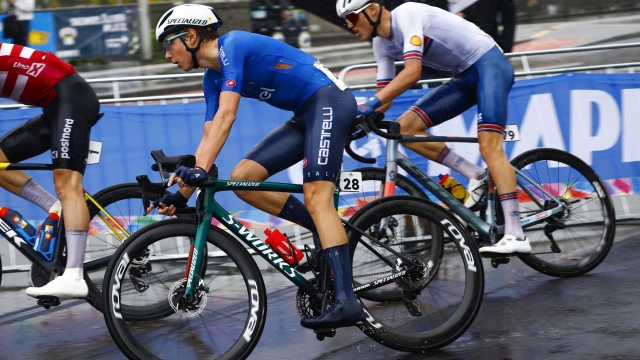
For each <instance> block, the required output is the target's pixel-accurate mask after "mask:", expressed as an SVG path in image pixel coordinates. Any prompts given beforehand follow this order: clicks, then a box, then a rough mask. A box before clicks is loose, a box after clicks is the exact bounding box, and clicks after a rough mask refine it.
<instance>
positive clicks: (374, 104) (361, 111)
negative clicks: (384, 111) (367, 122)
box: [358, 95, 382, 116]
mask: <svg viewBox="0 0 640 360" xmlns="http://www.w3.org/2000/svg"><path fill="white" fill-rule="evenodd" d="M381 105H382V102H381V101H380V99H378V97H377V96H375V95H374V96H372V97H370V98H368V99H367V101H365V102H364V103H363V104H360V105H358V115H363V116H369V115H371V114H373V112H374V111H375V110H376V109H377V108H379V107H380V106H381Z"/></svg>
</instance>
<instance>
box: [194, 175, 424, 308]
mask: <svg viewBox="0 0 640 360" xmlns="http://www.w3.org/2000/svg"><path fill="white" fill-rule="evenodd" d="M200 189H201V193H200V195H199V198H198V202H199V203H201V204H198V205H196V207H197V209H198V210H196V216H197V219H198V230H197V232H196V236H195V238H194V240H193V243H192V245H191V248H192V250H191V251H190V254H189V258H188V260H187V271H186V274H185V276H186V278H187V285H186V289H185V292H184V295H183V297H184V298H185V299H189V298H190V297H191V296H193V293H194V289H195V287H196V286H197V283H195V281H194V280H195V278H196V276H198V274H199V273H200V272H199V271H196V269H201V267H202V265H203V264H202V259H203V258H204V256H202V252H203V251H204V250H205V246H206V238H207V232H208V231H209V227H210V226H211V219H212V218H215V219H216V220H218V221H219V222H220V223H221V224H225V225H226V227H227V229H229V231H231V232H232V233H233V234H234V235H236V237H238V238H239V239H240V240H241V241H242V242H243V243H245V244H246V245H247V246H248V247H249V248H251V249H253V250H254V251H255V252H256V254H259V255H260V256H261V257H262V258H263V259H265V260H266V261H267V262H268V263H269V264H271V266H273V267H274V268H275V269H277V270H278V271H279V272H280V273H281V274H283V275H284V276H285V277H286V278H287V279H289V281H291V282H292V283H293V284H295V285H296V286H297V287H298V288H300V289H301V290H302V291H304V292H305V293H306V294H307V295H309V296H311V297H312V298H313V299H314V300H316V301H318V303H323V296H324V295H323V293H322V292H321V291H319V290H318V289H316V288H315V287H314V286H313V285H312V284H311V283H310V282H309V281H308V280H307V279H306V278H305V277H303V276H302V275H300V274H299V273H298V272H297V271H295V269H294V268H293V267H292V266H291V265H289V263H287V262H286V261H284V260H283V259H282V257H280V255H278V254H277V253H275V252H274V251H272V250H271V248H270V247H269V246H268V245H266V244H265V243H264V242H263V241H262V240H260V239H259V238H258V237H257V236H256V235H255V234H254V233H253V232H251V230H249V229H247V228H246V227H244V226H243V225H242V224H241V223H240V222H239V221H238V220H236V219H235V218H234V217H233V216H232V215H231V214H229V213H228V212H227V211H226V210H225V209H224V208H222V206H221V205H220V204H218V202H217V201H216V200H215V198H214V195H215V194H216V193H217V192H221V191H233V190H253V191H274V192H289V193H299V194H301V193H302V192H303V191H302V185H295V184H285V183H275V182H257V181H242V180H240V181H238V180H221V179H216V178H213V177H210V178H209V181H208V182H207V183H205V184H201V185H200ZM337 195H338V190H337V189H336V192H335V194H334V204H337V199H338V196H337ZM343 223H345V224H347V225H348V226H350V223H348V222H345V221H344V220H343ZM351 228H352V229H354V230H355V231H358V232H360V233H361V234H363V235H364V236H367V237H368V238H370V239H371V240H372V241H374V242H376V243H378V244H380V242H379V241H378V240H377V239H375V238H373V237H370V236H368V235H367V234H365V233H364V232H363V231H361V230H360V229H357V228H355V227H353V226H351ZM380 245H381V246H384V245H382V244H380ZM391 251H392V252H393V253H394V254H397V255H398V256H400V257H403V256H402V255H400V254H398V253H397V252H395V251H393V250H391ZM403 258H404V257H403ZM406 260H407V261H408V262H409V263H411V264H413V261H411V260H409V259H406ZM398 276H400V275H398ZM394 279H395V277H391V278H389V277H387V278H385V279H384V281H380V280H377V281H373V282H371V283H369V284H365V286H360V287H359V288H358V289H359V290H364V289H366V290H370V289H372V288H376V287H380V286H383V285H386V284H388V283H390V282H393V281H394Z"/></svg>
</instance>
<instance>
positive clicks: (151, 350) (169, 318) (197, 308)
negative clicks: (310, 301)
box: [103, 219, 267, 359]
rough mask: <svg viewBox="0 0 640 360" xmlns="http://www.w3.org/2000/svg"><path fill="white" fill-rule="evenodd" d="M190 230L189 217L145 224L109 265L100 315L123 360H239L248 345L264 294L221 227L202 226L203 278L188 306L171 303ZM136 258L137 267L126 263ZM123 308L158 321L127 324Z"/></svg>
mask: <svg viewBox="0 0 640 360" xmlns="http://www.w3.org/2000/svg"><path fill="white" fill-rule="evenodd" d="M196 230H197V223H196V221H195V220H187V219H171V220H166V221H162V222H158V223H155V224H152V225H150V226H148V227H146V228H144V229H143V230H141V231H138V232H136V233H135V234H133V235H132V236H131V238H130V239H129V240H127V242H126V243H124V244H123V245H122V246H121V247H120V248H118V250H117V252H116V253H115V255H114V257H113V260H112V261H111V262H110V263H109V267H108V268H107V271H106V274H105V281H106V282H107V283H106V284H105V285H106V286H105V293H104V294H103V302H104V303H105V305H106V306H107V309H106V311H105V312H104V318H105V321H106V323H107V327H108V329H109V333H110V334H111V337H112V338H113V340H114V341H115V343H116V344H117V345H118V347H119V348H120V350H122V352H123V353H124V354H125V355H126V356H127V357H128V358H130V359H153V358H164V359H201V358H210V359H244V358H246V357H247V356H249V354H250V353H251V351H252V350H253V348H254V347H255V346H256V344H257V342H258V340H259V338H260V335H261V333H262V330H263V328H264V323H265V319H266V310H267V308H266V304H267V301H266V289H265V287H264V282H263V280H262V276H261V274H260V271H259V269H258V267H257V265H256V263H255V262H254V261H253V259H252V258H251V256H250V255H249V254H248V253H247V251H246V250H245V249H244V247H242V246H241V245H240V244H239V243H238V242H237V240H235V238H233V237H232V236H231V235H229V234H228V233H226V232H224V231H223V230H220V229H219V228H216V227H213V226H212V227H210V229H209V233H208V235H207V242H208V244H207V245H208V248H207V253H209V255H210V256H209V260H208V262H207V263H205V264H204V265H205V267H206V268H207V271H206V276H204V277H203V278H202V279H198V280H197V281H198V285H197V286H196V289H197V290H196V291H195V293H194V297H193V301H191V302H190V303H181V302H180V301H179V299H181V298H182V296H181V295H180V294H179V291H180V288H181V285H182V284H183V281H186V279H185V273H186V270H187V269H186V266H187V259H188V255H189V248H190V246H189V244H190V240H191V239H192V238H193V237H194V236H195V234H196ZM141 258H145V259H146V264H145V265H144V268H142V269H140V268H139V266H140V264H139V263H138V264H134V262H133V261H129V259H141ZM132 270H133V272H132ZM134 273H135V274H134ZM132 274H133V275H135V277H136V278H137V279H135V281H134V279H132V278H131V276H132ZM140 285H144V286H140ZM125 307H127V309H128V312H135V309H141V310H142V311H145V312H148V311H150V309H151V308H155V309H156V311H157V315H158V316H155V317H152V316H147V317H146V320H145V321H135V322H132V321H127V315H126V314H125V313H124V311H123V309H124V308H125ZM174 307H177V309H174ZM167 309H168V312H167ZM121 310H122V311H121ZM149 314H150V313H149ZM123 315H124V316H123Z"/></svg>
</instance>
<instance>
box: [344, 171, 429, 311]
mask: <svg viewBox="0 0 640 360" xmlns="http://www.w3.org/2000/svg"><path fill="white" fill-rule="evenodd" d="M351 171H352V172H360V173H361V174H362V182H363V183H364V182H365V181H375V182H377V183H373V184H372V185H365V184H362V186H363V188H364V189H372V190H371V191H364V192H363V193H364V194H369V195H368V196H367V195H363V196H358V197H357V202H356V204H358V206H364V205H366V204H368V203H369V202H371V201H374V200H377V199H379V198H380V197H379V188H380V185H381V184H383V183H384V181H385V176H386V170H385V169H380V168H359V169H355V170H351ZM395 182H396V189H395V195H413V196H418V197H423V198H427V195H426V194H425V193H424V191H422V189H421V188H420V187H419V186H418V185H417V184H416V183H414V182H413V181H411V180H410V179H408V178H407V177H406V176H404V175H400V174H398V175H396V180H395ZM371 193H373V195H371ZM340 196H341V199H342V198H343V197H344V195H343V193H341V195H340ZM347 202H348V201H345V200H341V201H340V202H339V204H345V203H347ZM351 202H352V201H351ZM360 208H361V207H358V209H360ZM351 211H355V213H353V215H352V216H351V217H350V219H349V220H350V221H352V222H353V221H355V220H356V219H357V217H358V216H359V214H360V213H361V212H358V211H357V209H356V208H355V207H352V208H351ZM341 212H342V214H345V213H346V214H348V212H347V211H345V210H344V209H343V210H342V211H341ZM343 218H346V216H343ZM360 297H361V298H364V299H367V300H371V301H379V302H385V301H398V300H402V295H401V294H400V292H399V291H398V290H397V289H396V290H394V289H383V290H379V289H374V290H371V291H367V292H364V293H362V294H360Z"/></svg>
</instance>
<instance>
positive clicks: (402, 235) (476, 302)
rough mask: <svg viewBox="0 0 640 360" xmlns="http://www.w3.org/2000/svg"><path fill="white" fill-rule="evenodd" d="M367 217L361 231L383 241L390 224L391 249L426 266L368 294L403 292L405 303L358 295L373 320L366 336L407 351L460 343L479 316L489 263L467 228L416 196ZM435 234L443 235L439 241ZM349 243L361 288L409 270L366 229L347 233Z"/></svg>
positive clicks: (386, 202) (377, 207) (373, 207)
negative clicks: (382, 226)
mask: <svg viewBox="0 0 640 360" xmlns="http://www.w3.org/2000/svg"><path fill="white" fill-rule="evenodd" d="M361 211H362V213H361V214H359V215H358V217H357V219H356V220H355V224H354V225H355V227H356V228H357V229H360V230H362V231H364V232H365V233H367V234H368V235H371V236H373V237H375V238H384V236H387V235H384V236H382V237H381V236H380V234H381V233H380V231H379V230H380V224H382V223H384V222H386V223H387V224H388V225H385V226H387V229H388V232H387V234H391V236H390V237H391V239H390V241H389V242H388V243H389V247H390V248H391V249H393V250H395V251H396V252H397V253H400V254H402V255H404V256H406V257H408V258H409V259H411V260H412V261H414V262H415V263H417V264H418V265H419V271H417V272H415V273H409V274H407V275H404V276H401V277H398V278H396V279H395V280H394V281H393V282H391V283H389V284H386V285H383V286H382V287H379V288H377V289H373V290H368V291H367V292H368V293H373V292H374V291H377V292H384V291H386V292H388V293H396V294H397V293H400V294H401V296H400V299H399V300H390V301H386V302H379V301H375V302H373V301H370V300H367V299H366V298H365V297H364V296H361V294H362V291H363V290H359V291H357V293H356V294H357V295H358V296H361V300H362V303H363V304H364V306H365V307H366V310H367V313H368V315H369V319H368V322H367V323H366V325H365V327H364V328H363V331H364V332H365V333H366V334H367V335H368V336H370V337H371V338H373V339H374V340H376V341H378V342H380V343H381V344H383V345H385V346H387V347H390V348H393V349H396V350H402V351H413V352H418V351H425V350H431V349H437V348H441V347H443V346H446V345H447V344H449V343H451V342H453V341H455V340H456V339H457V338H458V337H460V336H461V335H462V334H463V333H464V332H465V331H466V330H467V328H468V327H469V326H470V325H471V323H472V322H473V320H474V318H475V317H476V315H477V313H478V310H479V308H480V304H481V302H482V295H483V291H484V273H483V267H482V261H481V259H480V256H479V254H478V251H477V249H476V247H475V244H473V242H472V239H471V237H470V236H469V234H468V233H467V231H466V229H465V228H464V226H462V224H460V222H459V221H458V220H457V219H456V218H455V217H454V216H452V215H451V214H450V213H449V212H447V211H446V210H445V209H443V208H441V207H440V206H438V205H436V204H434V203H432V202H430V201H428V200H426V199H421V198H416V197H408V196H392V197H386V198H383V199H380V200H377V201H375V202H372V203H370V204H369V205H367V206H366V207H365V208H363V209H362V210H361ZM434 229H435V230H434ZM434 231H435V233H439V234H442V237H438V236H432V235H433V234H434ZM348 237H349V244H350V247H351V254H352V269H353V279H354V286H355V287H356V290H357V288H358V287H359V286H366V284H370V283H372V282H375V281H384V280H385V279H388V277H390V276H391V277H392V276H397V275H398V274H401V273H402V272H403V271H408V270H409V269H408V267H407V263H406V262H404V261H402V260H401V258H400V257H399V256H397V255H395V254H393V253H392V252H391V251H389V250H388V249H387V248H385V247H383V246H380V245H376V243H375V242H374V241H372V240H371V239H369V238H368V237H366V236H364V235H362V234H361V233H360V232H359V231H356V230H354V229H348ZM406 244H412V246H411V247H412V248H413V250H412V251H411V252H406V251H404V249H407V247H403V245H406ZM399 260H400V261H399ZM408 301H409V302H410V303H409V304H407V302H408ZM412 305H413V306H415V308H413V307H412ZM415 310H417V311H415Z"/></svg>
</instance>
